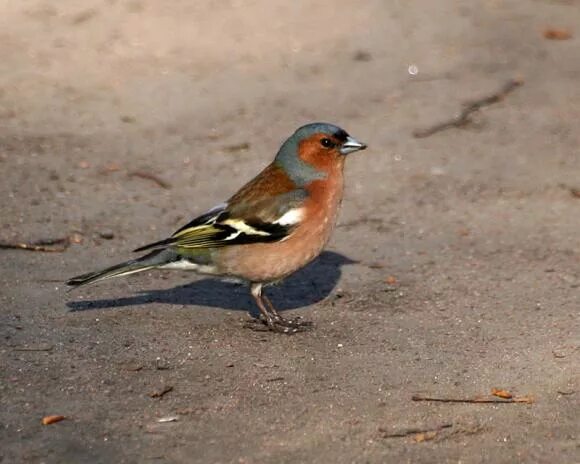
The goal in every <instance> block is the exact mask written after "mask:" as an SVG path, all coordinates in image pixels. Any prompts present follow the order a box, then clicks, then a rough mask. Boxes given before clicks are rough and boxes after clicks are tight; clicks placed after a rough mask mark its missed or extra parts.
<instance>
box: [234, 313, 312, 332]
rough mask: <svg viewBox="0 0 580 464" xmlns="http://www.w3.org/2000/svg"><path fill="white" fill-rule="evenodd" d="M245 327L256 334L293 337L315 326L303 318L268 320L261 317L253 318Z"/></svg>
mask: <svg viewBox="0 0 580 464" xmlns="http://www.w3.org/2000/svg"><path fill="white" fill-rule="evenodd" d="M245 326H246V327H247V328H249V329H251V330H254V331H256V332H277V333H283V334H286V335H292V334H295V333H298V332H304V331H306V330H308V329H310V328H311V327H312V326H313V324H312V322H310V321H304V320H302V318H301V317H296V318H294V319H284V318H283V317H280V316H278V317H276V318H271V319H269V320H268V319H266V318H264V317H263V316H260V317H259V318H253V319H252V320H250V321H248V322H247V323H246V325H245Z"/></svg>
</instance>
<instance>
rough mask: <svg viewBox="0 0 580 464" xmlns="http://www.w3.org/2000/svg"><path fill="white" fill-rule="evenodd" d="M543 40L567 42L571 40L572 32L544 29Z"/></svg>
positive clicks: (551, 28)
mask: <svg viewBox="0 0 580 464" xmlns="http://www.w3.org/2000/svg"><path fill="white" fill-rule="evenodd" d="M544 38H546V39H548V40H568V39H571V38H572V31H570V30H569V29H559V28H556V27H548V28H547V29H544Z"/></svg>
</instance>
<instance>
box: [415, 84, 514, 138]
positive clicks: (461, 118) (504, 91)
mask: <svg viewBox="0 0 580 464" xmlns="http://www.w3.org/2000/svg"><path fill="white" fill-rule="evenodd" d="M523 83H524V81H523V80H522V79H510V80H509V81H507V82H506V83H505V84H504V85H503V86H502V87H501V89H499V91H497V92H495V93H492V94H491V95H489V96H487V97H483V98H480V99H477V100H473V101H470V102H466V103H464V104H463V109H462V110H461V112H460V113H459V114H458V115H457V116H455V117H454V118H452V119H450V120H448V121H443V122H440V123H438V124H435V125H433V126H431V127H427V128H425V129H416V130H415V131H413V137H415V138H418V139H421V138H425V137H429V136H430V135H433V134H435V133H436V132H440V131H442V130H445V129H449V128H451V127H463V126H465V125H466V124H468V123H469V122H470V121H471V119H470V116H471V114H472V113H475V112H476V111H478V110H480V109H481V108H483V107H484V106H489V105H492V104H494V103H497V102H500V101H502V100H503V99H504V98H505V97H506V96H507V95H508V94H509V93H511V92H513V91H514V90H515V89H517V88H518V87H519V86H521V85H523Z"/></svg>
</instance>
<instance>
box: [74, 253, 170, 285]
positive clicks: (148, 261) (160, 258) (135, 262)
mask: <svg viewBox="0 0 580 464" xmlns="http://www.w3.org/2000/svg"><path fill="white" fill-rule="evenodd" d="M176 258H177V256H176V255H175V254H173V253H170V252H169V250H155V251H153V252H151V253H149V254H147V255H145V256H142V257H141V258H137V259H131V260H129V261H125V262H124V263H119V264H116V265H114V266H111V267H108V268H106V269H103V270H101V271H96V272H89V273H88V274H82V275H79V276H76V277H73V278H72V279H69V280H68V281H67V282H66V284H67V285H70V286H71V287H80V286H81V285H86V284H92V283H94V282H99V281H101V280H106V279H112V278H113V277H120V276H126V275H129V274H135V273H136V272H142V271H147V270H148V269H153V268H156V267H159V266H162V265H163V264H168V263H170V262H171V261H173V260H174V259H176Z"/></svg>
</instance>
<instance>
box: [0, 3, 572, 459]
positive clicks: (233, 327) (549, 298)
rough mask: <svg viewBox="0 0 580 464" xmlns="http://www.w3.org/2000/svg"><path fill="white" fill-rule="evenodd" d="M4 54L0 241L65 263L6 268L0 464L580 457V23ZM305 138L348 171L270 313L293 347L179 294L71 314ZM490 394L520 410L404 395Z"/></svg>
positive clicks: (113, 8)
mask: <svg viewBox="0 0 580 464" xmlns="http://www.w3.org/2000/svg"><path fill="white" fill-rule="evenodd" d="M548 27H553V28H557V29H564V30H565V29H568V30H569V31H570V32H571V33H572V37H570V38H568V39H567V40H548V39H546V38H545V37H544V31H545V29H546V28H548ZM564 38H565V37H564ZM0 54H1V56H2V59H1V61H0V172H1V173H2V177H1V178H2V181H1V183H0V198H1V200H0V215H1V217H2V220H1V221H0V240H2V241H4V242H6V241H35V240H41V239H47V238H58V237H71V236H72V237H73V241H74V243H72V244H71V246H70V247H68V249H66V251H64V252H62V253H58V252H57V253H41V252H31V251H24V250H10V249H4V250H0V257H1V259H0V302H1V311H0V340H1V342H0V362H1V370H0V401H1V407H0V461H1V462H2V463H85V462H86V463H239V464H244V463H248V464H249V463H303V462H338V463H351V462H352V463H385V462H391V463H402V462H410V463H428V462H438V463H514V462H534V463H547V462H549V463H552V464H554V463H573V462H580V441H579V440H580V438H579V437H580V425H579V419H578V418H579V417H580V368H579V359H580V323H579V317H578V315H579V309H580V198H578V196H580V194H578V193H577V194H576V195H574V189H580V154H579V146H580V128H579V121H580V84H579V83H580V5H579V4H578V2H575V1H572V0H569V1H566V0H559V1H557V0H554V1H547V0H512V1H507V0H504V1H502V0H486V1H483V0H482V1H454V0H441V1H438V2H427V1H416V0H410V1H392V2H387V1H368V2H355V1H343V0H335V1H333V2H330V1H328V2H316V1H308V0H303V1H297V2H279V1H266V0H261V1H245V2H243V1H237V0H229V1H226V0H223V1H210V0H198V1H186V0H174V1H171V2H154V1H146V0H109V1H97V0H86V1H84V2H79V1H73V0H61V1H59V2H51V1H48V0H27V1H21V2H16V1H13V2H11V1H5V2H2V3H1V4H0ZM514 78H516V79H522V80H523V81H524V85H523V86H521V87H519V88H518V89H516V90H515V91H513V92H512V93H510V94H509V95H508V96H506V98H505V99H504V100H503V101H500V102H498V103H495V104H493V105H490V106H488V107H485V108H483V109H482V110H481V111H479V112H478V113H477V114H474V115H473V117H472V119H471V123H470V124H468V125H466V126H464V127H461V128H451V129H448V130H444V131H441V132H439V133H436V134H433V135H431V136H430V137H425V138H416V137H414V136H413V135H412V133H413V131H414V130H415V129H418V128H424V127H427V126H429V125H431V124H434V123H437V122H440V121H442V120H445V119H448V118H450V117H453V116H454V115H455V114H457V113H458V111H459V110H460V109H461V105H462V104H463V103H464V102H466V101H470V100H473V99H477V98H482V97H486V96H488V95H490V94H492V93H494V92H496V91H497V90H498V89H500V88H501V87H502V85H504V83H505V82H507V81H508V80H509V79H514ZM316 120H323V121H329V122H333V123H336V124H339V125H341V126H342V127H344V128H345V129H347V130H348V131H349V132H350V133H351V134H353V135H354V136H355V137H357V138H358V139H360V140H363V141H365V142H367V143H368V144H369V146H370V148H369V150H367V151H366V152H363V153H360V154H357V155H353V156H352V158H351V159H349V163H348V166H347V173H346V176H347V181H348V187H347V192H346V197H345V201H344V203H343V210H342V213H341V218H340V222H339V225H338V227H337V230H336V231H335V234H334V236H333V239H332V242H331V243H330V245H329V247H328V251H327V252H325V254H324V255H322V256H321V258H320V259H319V260H318V261H317V262H315V263H314V264H312V265H311V266H309V267H308V268H306V269H304V270H303V271H301V272H300V273H298V274H297V275H295V276H293V277H292V278H291V279H289V280H288V281H287V282H286V283H285V284H283V285H281V286H279V287H277V288H274V289H272V290H271V295H272V296H273V299H274V301H275V303H276V304H277V305H278V306H279V307H280V308H282V309H284V310H287V311H288V312H287V313H286V314H288V315H292V316H296V315H300V316H303V317H304V318H305V319H309V320H312V321H314V323H315V327H314V329H313V330H312V331H310V332H306V333H300V334H297V335H295V336H281V335H277V334H271V333H260V332H253V331H251V330H248V329H247V328H244V322H245V321H247V320H248V315H247V312H248V311H249V310H253V306H252V303H251V301H250V298H249V296H248V294H247V291H246V289H245V288H243V287H240V286H236V285H234V284H231V283H223V282H220V281H217V280H212V279H208V278H203V277H196V276H193V275H190V274H182V273H170V272H165V273H153V272H152V273H145V274H141V275H139V276H134V277H131V278H127V279H124V280H117V281H109V282H107V283H103V284H101V285H98V286H94V287H88V288H86V289H82V290H79V291H77V292H74V293H70V294H67V293H66V292H65V288H64V285H63V280H65V279H66V278H68V277H71V276H73V275H76V274H79V273H82V272H87V271H90V270H94V269H96V268H99V267H102V266H107V265H110V264H113V263H115V262H117V261H120V260H124V259H127V258H128V257H130V256H131V252H130V250H132V249H133V248H135V247H137V246H140V245H143V244H145V243H148V242H151V241H155V240H158V239H161V238H164V237H165V236H167V235H168V234H170V233H172V232H173V231H174V230H175V229H176V228H177V227H178V226H180V225H181V224H183V223H184V222H185V221H187V220H189V219H190V218H191V217H193V216H194V215H195V214H198V213H201V212H203V211H204V210H205V209H207V208H209V207H211V206H213V205H214V204H216V203H219V202H221V201H222V200H224V199H225V198H227V197H228V196H229V195H231V194H232V193H233V192H234V191H235V190H236V189H237V188H238V187H239V186H241V185H242V184H243V183H244V182H245V181H247V180H249V179H250V178H251V177H253V175H254V174H255V173H256V172H257V171H258V170H259V169H260V168H262V167H263V166H264V165H265V164H267V163H268V162H269V161H270V159H271V158H272V157H273V155H274V154H275V152H276V150H277V148H278V146H279V145H280V143H281V142H282V141H283V139H285V138H286V137H287V136H288V135H290V133H291V132H293V130H294V129H295V128H296V127H298V126H300V125H302V124H304V123H306V122H311V121H316ZM135 172H138V173H139V172H140V173H146V174H153V175H154V176H158V177H159V178H160V179H162V180H163V181H165V182H166V183H167V185H165V187H167V188H164V187H163V186H160V185H158V184H157V183H156V182H155V181H154V180H151V179H147V178H142V177H138V176H135V175H132V174H134V173H135ZM492 388H500V389H505V390H508V391H509V392H511V393H513V394H514V395H516V396H526V395H530V396H531V397H533V398H534V402H533V403H532V404H526V403H513V404H512V403H510V404H469V403H436V402H417V401H413V400H412V397H413V395H425V396H432V397H440V398H473V397H477V396H479V395H484V396H485V397H486V398H487V397H489V393H490V391H491V389H492ZM164 391H165V393H164V394H162V392H164ZM156 393H157V397H155V396H156V395H155V394H156ZM52 414H57V415H58V414H60V415H64V416H66V419H65V420H63V421H61V422H58V423H55V424H52V425H47V426H44V425H42V424H41V419H42V418H43V417H44V416H47V415H52ZM167 418H176V419H177V420H176V421H173V422H159V419H167ZM412 429H417V430H419V431H420V430H423V431H424V433H422V434H421V433H419V432H412V431H410V430H412ZM405 433H407V435H406V436H402V437H389V436H388V435H390V434H395V435H396V434H403V435H404V434H405Z"/></svg>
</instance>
